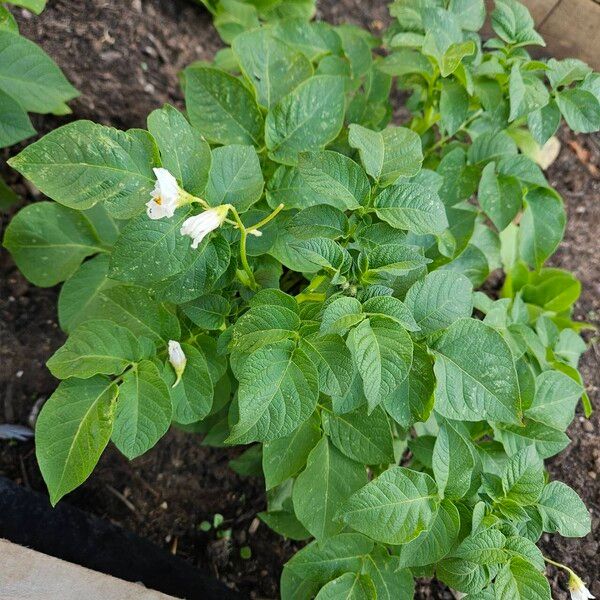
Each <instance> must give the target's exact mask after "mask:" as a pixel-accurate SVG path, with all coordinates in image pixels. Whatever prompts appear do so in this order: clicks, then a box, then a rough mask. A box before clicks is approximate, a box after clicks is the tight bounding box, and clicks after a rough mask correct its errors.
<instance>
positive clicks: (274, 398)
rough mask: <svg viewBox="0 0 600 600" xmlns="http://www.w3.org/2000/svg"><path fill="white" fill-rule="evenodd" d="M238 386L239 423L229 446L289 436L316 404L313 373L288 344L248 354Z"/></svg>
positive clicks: (278, 343) (307, 360)
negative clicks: (233, 443) (234, 443)
mask: <svg viewBox="0 0 600 600" xmlns="http://www.w3.org/2000/svg"><path fill="white" fill-rule="evenodd" d="M239 382H240V386H239V389H238V402H239V420H238V422H237V423H236V424H235V425H234V426H233V428H232V430H231V435H230V440H229V441H230V442H234V441H235V442H236V443H247V442H250V441H256V440H262V441H270V440H275V439H277V438H281V437H284V436H286V435H289V434H290V433H292V431H294V430H295V429H296V428H297V427H298V426H299V425H301V424H302V423H303V422H304V421H306V419H308V417H309V416H310V415H311V414H312V412H313V411H314V409H315V406H316V404H317V397H318V392H319V384H318V374H317V369H316V367H315V366H314V365H313V364H312V362H310V360H309V359H308V357H307V356H306V354H305V353H304V352H303V351H302V350H301V349H299V348H296V347H295V344H294V343H293V342H291V341H289V340H284V341H281V342H277V343H275V344H272V345H270V346H265V347H263V348H260V349H258V350H257V351H256V352H254V353H253V354H251V355H250V356H249V357H248V358H247V359H246V361H245V362H244V368H243V371H242V373H241V374H240V376H239Z"/></svg>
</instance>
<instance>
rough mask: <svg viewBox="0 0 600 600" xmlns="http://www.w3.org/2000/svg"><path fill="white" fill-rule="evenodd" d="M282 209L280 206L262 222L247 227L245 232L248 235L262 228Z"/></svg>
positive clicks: (281, 205) (282, 206) (282, 205)
mask: <svg viewBox="0 0 600 600" xmlns="http://www.w3.org/2000/svg"><path fill="white" fill-rule="evenodd" d="M284 207H285V205H284V204H280V205H279V206H278V207H277V208H276V209H275V210H274V211H273V212H272V213H271V214H270V215H267V216H266V217H265V218H264V219H263V220H262V221H259V222H258V223H256V225H252V227H248V229H247V230H246V231H247V232H248V233H250V232H251V231H256V230H257V229H260V228H261V227H264V226H265V225H266V224H267V223H269V221H272V220H273V219H274V218H275V217H276V216H277V215H278V214H279V213H280V212H281V211H282V210H283V209H284Z"/></svg>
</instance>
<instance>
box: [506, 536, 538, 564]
mask: <svg viewBox="0 0 600 600" xmlns="http://www.w3.org/2000/svg"><path fill="white" fill-rule="evenodd" d="M504 551H505V552H506V553H507V554H508V555H509V556H520V557H521V558H524V559H526V560H527V561H529V562H530V563H532V564H533V565H534V566H535V567H536V569H537V570H538V571H543V570H544V568H545V566H546V563H545V561H544V555H543V554H542V551H541V550H540V549H539V548H538V547H537V546H536V545H535V544H534V543H533V542H532V541H531V540H528V539H527V538H524V537H517V536H512V537H507V538H506V544H505V546H504Z"/></svg>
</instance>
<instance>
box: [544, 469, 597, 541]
mask: <svg viewBox="0 0 600 600" xmlns="http://www.w3.org/2000/svg"><path fill="white" fill-rule="evenodd" d="M537 508H538V510H539V511H540V514H541V515H542V521H543V523H544V530H545V531H549V532H550V533H553V532H555V531H557V532H558V533H560V535H562V536H564V537H583V536H585V535H587V534H588V533H589V532H590V531H591V527H592V525H591V517H590V513H589V511H588V509H587V508H586V507H585V504H584V503H583V502H582V501H581V498H580V497H579V496H578V495H577V493H576V492H575V491H573V490H572V489H571V488H570V487H569V486H568V485H566V484H565V483H562V482H561V481H552V482H550V483H549V484H548V485H546V486H545V487H544V490H543V492H542V495H541V496H540V499H539V501H538V504H537Z"/></svg>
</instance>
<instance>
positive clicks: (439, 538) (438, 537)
mask: <svg viewBox="0 0 600 600" xmlns="http://www.w3.org/2000/svg"><path fill="white" fill-rule="evenodd" d="M459 530H460V515H459V512H458V509H457V508H456V506H455V505H454V504H452V502H450V500H442V501H441V503H440V507H439V509H438V511H437V514H436V515H435V517H434V519H433V522H432V524H431V527H430V528H429V529H428V530H427V531H423V532H422V533H421V534H420V535H419V537H417V538H415V539H414V540H412V541H411V542H408V544H405V545H404V546H402V551H401V554H400V561H401V563H402V565H403V566H407V567H423V566H425V565H431V564H434V563H436V562H438V561H440V560H441V559H442V558H444V556H446V555H447V554H449V553H450V551H451V550H452V548H453V546H454V544H455V543H456V540H457V538H458V534H459Z"/></svg>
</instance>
